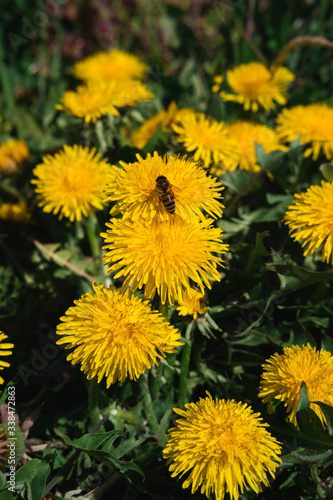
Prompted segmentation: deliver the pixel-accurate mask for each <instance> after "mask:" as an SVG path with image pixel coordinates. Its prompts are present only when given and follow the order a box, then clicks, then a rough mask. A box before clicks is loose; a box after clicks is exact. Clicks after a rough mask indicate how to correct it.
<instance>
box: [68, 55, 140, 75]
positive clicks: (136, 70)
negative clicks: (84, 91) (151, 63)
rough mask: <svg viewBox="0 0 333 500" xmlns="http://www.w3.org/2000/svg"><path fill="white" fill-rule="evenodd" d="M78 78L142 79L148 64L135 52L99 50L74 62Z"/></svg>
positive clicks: (74, 69) (74, 71) (74, 70)
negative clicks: (135, 54)
mask: <svg viewBox="0 0 333 500" xmlns="http://www.w3.org/2000/svg"><path fill="white" fill-rule="evenodd" d="M73 73H74V76H75V77H76V78H80V79H81V80H86V81H88V80H89V81H92V80H94V81H100V80H129V79H132V80H133V79H135V80H141V79H142V78H144V76H145V75H146V73H147V66H146V65H145V64H144V63H143V62H141V61H140V60H139V59H138V58H137V57H136V56H134V55H133V54H129V53H127V52H123V51H122V50H112V51H111V52H98V53H97V54H94V55H93V56H89V57H86V58H85V59H83V60H82V61H79V62H77V63H75V64H74V68H73Z"/></svg>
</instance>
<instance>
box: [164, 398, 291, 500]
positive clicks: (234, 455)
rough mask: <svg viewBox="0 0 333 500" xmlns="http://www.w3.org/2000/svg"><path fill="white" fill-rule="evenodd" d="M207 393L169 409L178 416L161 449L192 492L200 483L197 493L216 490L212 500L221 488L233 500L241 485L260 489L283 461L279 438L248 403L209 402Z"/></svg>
mask: <svg viewBox="0 0 333 500" xmlns="http://www.w3.org/2000/svg"><path fill="white" fill-rule="evenodd" d="M207 394H208V397H207V398H205V399H203V398H200V400H199V401H198V402H197V403H188V404H186V405H185V408H186V410H180V409H178V408H174V411H175V412H176V413H177V414H178V415H180V416H181V417H182V418H181V419H178V420H176V421H175V422H174V423H175V427H172V428H171V429H169V431H168V436H169V440H168V441H167V444H166V447H165V448H164V450H163V455H164V458H166V459H168V462H167V464H168V465H169V470H170V472H171V473H172V474H171V476H172V477H176V476H178V475H179V476H180V477H182V476H183V475H184V474H188V475H187V478H186V479H185V481H184V483H183V488H188V487H189V486H191V493H192V494H193V493H194V492H195V491H196V490H197V489H198V488H199V487H201V488H200V492H201V493H202V494H204V495H206V497H207V498H208V497H210V496H211V495H212V494H215V498H216V500H223V498H224V496H225V494H226V493H229V495H230V498H231V499H233V500H237V499H238V498H239V493H243V491H244V488H252V489H253V491H254V492H255V493H259V492H260V491H262V484H264V485H265V486H269V485H270V483H269V479H268V477H267V476H268V475H270V476H272V477H273V478H274V477H275V470H276V469H277V467H278V466H279V463H282V460H281V458H280V457H279V455H280V454H281V446H280V443H279V442H278V441H277V440H276V439H275V438H274V437H273V436H271V434H270V433H269V432H268V431H267V429H266V428H265V427H267V425H268V424H265V423H263V422H262V418H261V417H260V413H253V410H252V408H251V407H249V406H248V405H247V404H243V403H237V402H236V401H234V400H225V399H217V398H216V399H215V401H214V400H213V398H212V397H211V395H210V394H209V393H207Z"/></svg>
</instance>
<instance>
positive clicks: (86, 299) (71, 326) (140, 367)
mask: <svg viewBox="0 0 333 500" xmlns="http://www.w3.org/2000/svg"><path fill="white" fill-rule="evenodd" d="M93 289H94V293H90V292H88V293H85V294H84V295H82V297H81V298H80V299H79V300H75V301H74V304H75V306H72V307H70V308H69V309H68V310H67V311H66V313H65V316H63V317H61V318H60V320H61V321H62V323H61V324H59V325H58V327H57V334H59V335H62V338H61V339H59V340H58V341H57V344H68V345H67V346H66V349H71V348H73V349H74V350H73V352H71V353H70V354H69V356H68V357H67V359H68V361H71V363H72V364H73V365H75V364H78V363H80V364H81V371H83V373H85V375H86V376H87V378H88V379H89V380H90V379H92V378H94V377H96V376H97V381H98V382H100V381H101V380H102V378H103V377H104V376H105V377H106V385H107V387H109V386H110V384H113V383H115V382H116V381H117V380H119V381H120V382H124V381H125V380H126V378H129V379H131V380H136V379H138V378H139V377H140V375H142V373H144V372H145V371H146V369H147V368H151V366H152V364H153V363H156V362H157V360H158V359H162V358H163V357H165V355H166V354H167V353H173V352H175V351H176V350H177V348H178V347H179V346H180V345H182V342H179V339H180V333H179V332H178V330H177V329H176V328H174V327H173V326H171V325H170V324H169V323H167V322H166V321H164V319H163V317H162V315H161V314H160V313H158V312H157V311H152V310H151V307H150V305H149V303H147V302H145V301H143V300H142V299H140V298H139V297H135V296H134V295H130V293H129V291H127V292H123V291H120V290H117V289H116V288H115V287H111V288H105V287H104V286H103V285H102V284H100V285H97V283H95V282H94V283H93Z"/></svg>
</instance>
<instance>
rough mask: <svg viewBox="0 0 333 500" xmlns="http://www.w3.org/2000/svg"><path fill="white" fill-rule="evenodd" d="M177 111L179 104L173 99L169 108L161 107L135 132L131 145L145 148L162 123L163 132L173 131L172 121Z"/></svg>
mask: <svg viewBox="0 0 333 500" xmlns="http://www.w3.org/2000/svg"><path fill="white" fill-rule="evenodd" d="M177 112H178V106H177V104H176V103H175V102H174V101H173V102H172V103H171V104H170V105H169V107H168V109H167V110H165V109H161V110H160V111H158V113H156V114H155V115H153V116H151V117H150V118H148V120H146V121H145V122H144V123H143V124H142V125H140V127H138V128H137V129H136V130H135V131H134V132H133V134H132V137H131V145H132V146H133V147H135V148H139V149H143V148H144V147H145V145H146V144H147V143H148V142H149V141H150V139H151V138H152V137H153V135H154V134H155V133H156V132H157V130H158V127H159V125H160V124H161V127H162V130H163V132H171V123H173V122H174V119H175V117H176V115H177Z"/></svg>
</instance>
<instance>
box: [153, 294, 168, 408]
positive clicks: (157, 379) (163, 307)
mask: <svg viewBox="0 0 333 500" xmlns="http://www.w3.org/2000/svg"><path fill="white" fill-rule="evenodd" d="M168 309H169V306H168V302H166V303H165V304H162V301H161V300H160V305H159V312H160V313H161V314H162V316H163V318H164V319H165V320H166V321H168ZM163 371H164V370H163V364H162V363H161V361H160V362H159V363H158V365H157V366H156V369H155V374H154V375H155V376H154V378H153V381H152V386H151V396H152V399H153V401H155V400H156V399H158V398H159V395H160V387H161V382H162V375H163Z"/></svg>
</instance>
